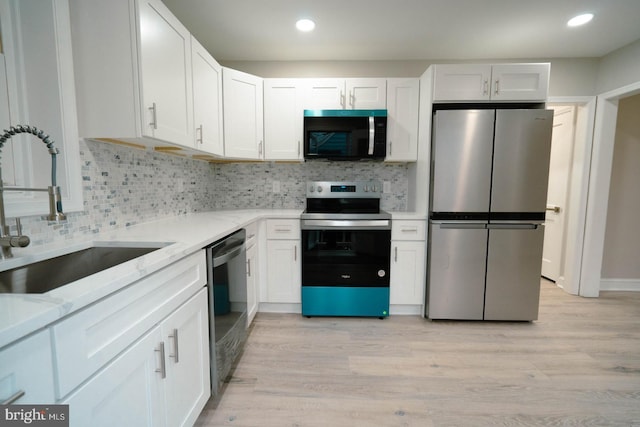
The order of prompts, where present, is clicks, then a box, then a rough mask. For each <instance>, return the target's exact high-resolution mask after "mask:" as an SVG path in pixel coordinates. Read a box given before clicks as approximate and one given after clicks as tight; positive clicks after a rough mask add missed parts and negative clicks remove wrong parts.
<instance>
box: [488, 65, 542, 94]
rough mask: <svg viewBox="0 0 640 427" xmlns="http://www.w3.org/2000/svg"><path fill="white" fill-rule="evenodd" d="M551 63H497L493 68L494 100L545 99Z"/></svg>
mask: <svg viewBox="0 0 640 427" xmlns="http://www.w3.org/2000/svg"><path fill="white" fill-rule="evenodd" d="M550 68H551V67H550V64H496V65H494V66H493V67H492V69H491V81H492V85H491V88H492V92H491V99H492V100H493V101H545V100H546V99H547V96H548V91H549V72H550Z"/></svg>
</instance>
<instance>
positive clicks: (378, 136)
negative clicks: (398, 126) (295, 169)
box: [304, 110, 387, 160]
mask: <svg viewBox="0 0 640 427" xmlns="http://www.w3.org/2000/svg"><path fill="white" fill-rule="evenodd" d="M386 153H387V110H304V158H305V159H329V160H362V159H384V157H385V155H386Z"/></svg>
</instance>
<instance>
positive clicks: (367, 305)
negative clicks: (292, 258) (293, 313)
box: [302, 286, 389, 317]
mask: <svg viewBox="0 0 640 427" xmlns="http://www.w3.org/2000/svg"><path fill="white" fill-rule="evenodd" d="M302 315H303V316H357V317H387V316H389V288H388V287H377V288H365V287H342V286H303V287H302Z"/></svg>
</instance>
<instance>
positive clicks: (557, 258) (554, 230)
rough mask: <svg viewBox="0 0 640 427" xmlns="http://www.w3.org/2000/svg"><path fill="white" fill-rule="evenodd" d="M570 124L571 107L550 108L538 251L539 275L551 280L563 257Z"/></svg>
mask: <svg viewBox="0 0 640 427" xmlns="http://www.w3.org/2000/svg"><path fill="white" fill-rule="evenodd" d="M574 127H575V107H574V106H556V107H554V116H553V136H552V139H551V159H550V165H549V189H548V192H547V215H546V222H545V233H544V249H543V253H542V275H543V276H544V277H546V278H548V279H551V280H553V281H554V282H555V281H557V280H558V279H559V276H560V271H561V268H562V263H563V256H564V247H565V245H564V236H565V217H566V212H567V194H568V188H569V184H570V183H569V178H570V176H571V164H572V158H573V141H574V133H575V129H574Z"/></svg>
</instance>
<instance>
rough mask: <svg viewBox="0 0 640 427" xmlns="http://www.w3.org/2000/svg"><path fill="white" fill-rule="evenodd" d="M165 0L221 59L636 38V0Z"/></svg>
mask: <svg viewBox="0 0 640 427" xmlns="http://www.w3.org/2000/svg"><path fill="white" fill-rule="evenodd" d="M163 1H164V3H165V4H166V5H167V6H168V7H169V8H170V9H171V10H172V11H173V13H174V14H175V15H176V16H177V17H178V18H179V19H180V20H181V21H182V23H183V24H184V25H185V26H186V27H187V28H188V29H189V30H190V31H191V33H192V34H193V35H194V36H195V37H196V38H197V39H198V40H199V41H200V42H201V43H202V44H203V45H204V46H205V48H207V50H209V52H210V53H211V54H212V55H213V56H214V57H215V58H216V59H218V60H220V61H243V60H244V61H303V60H420V59H422V60H425V59H449V60H458V59H489V58H490V59H519V58H562V57H601V56H604V55H606V54H607V53H610V52H612V51H613V50H616V49H618V48H620V47H622V46H625V45H627V44H629V43H631V42H633V41H635V40H638V39H640V0H163ZM584 12H591V13H594V14H595V18H594V19H593V21H592V22H591V23H589V24H587V25H585V26H583V27H578V28H568V27H567V26H566V22H567V20H568V19H569V18H571V17H572V16H574V15H576V14H579V13H584ZM303 17H308V18H312V19H313V20H315V21H316V29H315V31H313V32H311V33H300V32H298V31H297V30H296V29H295V25H294V24H295V21H296V20H297V19H299V18H303Z"/></svg>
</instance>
